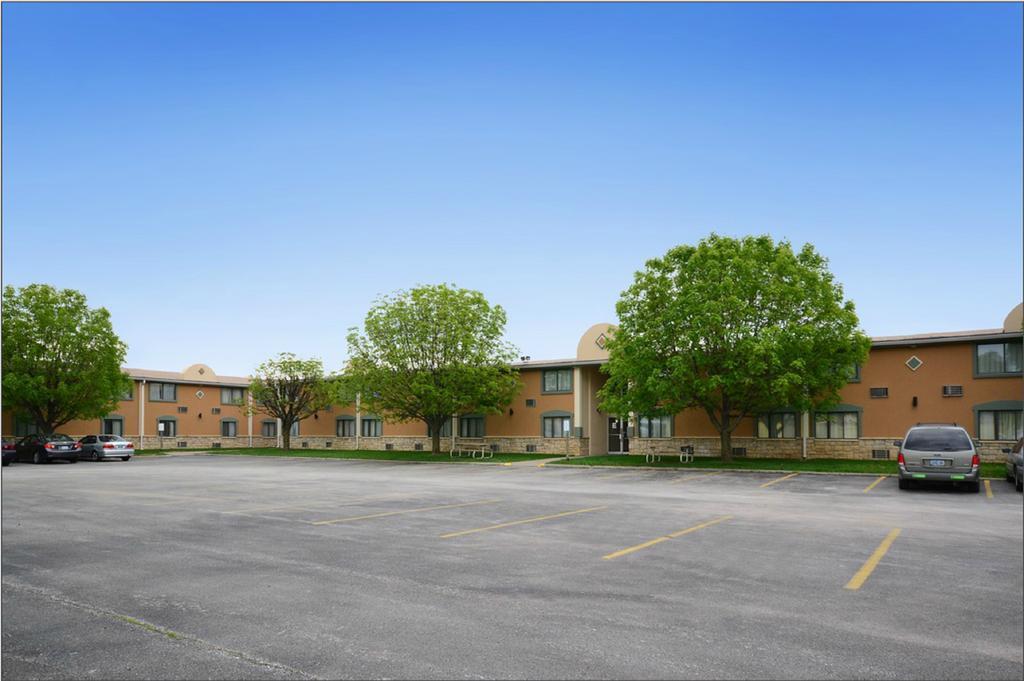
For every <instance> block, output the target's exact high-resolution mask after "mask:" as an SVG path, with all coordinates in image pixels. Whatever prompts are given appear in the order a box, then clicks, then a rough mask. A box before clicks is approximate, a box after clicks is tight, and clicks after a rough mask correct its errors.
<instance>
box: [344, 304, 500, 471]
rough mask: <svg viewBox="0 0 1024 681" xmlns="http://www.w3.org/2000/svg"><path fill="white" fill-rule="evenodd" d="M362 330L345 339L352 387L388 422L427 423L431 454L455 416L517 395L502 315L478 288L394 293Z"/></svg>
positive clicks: (494, 408) (496, 407)
mask: <svg viewBox="0 0 1024 681" xmlns="http://www.w3.org/2000/svg"><path fill="white" fill-rule="evenodd" d="M364 330H365V332H364V333H359V332H358V331H357V330H355V329H352V330H351V331H350V332H349V335H348V351H349V363H348V367H347V369H346V372H345V374H346V380H347V382H348V385H349V386H350V389H358V390H359V391H360V393H361V395H362V398H361V399H362V404H363V405H364V406H365V407H366V408H369V409H373V410H377V411H380V412H381V413H384V414H386V415H387V416H388V418H391V419H394V420H396V421H422V422H423V423H425V424H426V425H427V428H428V430H429V432H430V433H431V435H432V438H433V440H432V445H431V448H432V451H433V452H434V453H435V454H436V453H438V452H440V451H441V435H440V433H441V428H442V427H443V426H444V423H445V421H447V420H448V419H450V418H451V416H452V415H453V414H458V413H467V412H477V413H498V412H500V411H502V410H504V409H505V408H506V407H507V406H508V405H509V404H510V403H511V402H512V399H513V398H514V397H515V395H516V393H517V392H518V391H519V387H520V383H519V376H518V372H516V371H515V370H514V369H513V368H512V367H511V366H510V363H511V362H512V361H513V360H514V359H515V357H516V354H517V353H516V350H515V348H514V347H513V346H512V345H510V344H509V343H507V342H505V340H504V334H505V310H503V309H502V307H501V306H500V305H493V306H492V305H491V304H490V303H488V302H487V299H486V298H484V296H483V294H482V293H480V292H479V291H470V290H466V289H461V288H455V287H452V286H448V285H445V284H440V285H436V286H420V287H418V288H414V289H411V290H408V291H399V292H397V293H395V294H393V295H391V296H385V297H383V298H381V299H379V300H378V301H377V302H376V303H375V304H374V306H373V307H372V308H371V309H370V311H369V313H367V315H366V320H365V322H364Z"/></svg>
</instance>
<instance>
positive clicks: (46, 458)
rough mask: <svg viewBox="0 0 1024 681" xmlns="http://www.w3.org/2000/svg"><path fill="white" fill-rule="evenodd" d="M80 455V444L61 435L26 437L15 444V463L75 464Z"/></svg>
mask: <svg viewBox="0 0 1024 681" xmlns="http://www.w3.org/2000/svg"><path fill="white" fill-rule="evenodd" d="M81 453H82V444H81V443H80V442H77V441H75V440H72V439H71V438H70V437H68V436H67V435H63V434H61V433H50V434H49V435H28V436H26V437H23V438H22V439H21V440H20V441H19V442H18V444H17V454H16V458H15V460H16V461H31V462H32V463H50V462H51V461H61V460H63V461H68V462H70V463H77V461H78V456H79V454H81Z"/></svg>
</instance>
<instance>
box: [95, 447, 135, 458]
mask: <svg viewBox="0 0 1024 681" xmlns="http://www.w3.org/2000/svg"><path fill="white" fill-rule="evenodd" d="M99 454H100V458H101V459H123V458H124V457H126V456H132V455H133V454H135V452H134V450H131V449H122V450H117V449H104V450H103V451H102V452H100V453H99Z"/></svg>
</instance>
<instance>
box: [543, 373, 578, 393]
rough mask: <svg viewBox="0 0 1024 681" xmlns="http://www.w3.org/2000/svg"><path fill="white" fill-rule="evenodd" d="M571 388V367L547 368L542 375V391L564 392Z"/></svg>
mask: <svg viewBox="0 0 1024 681" xmlns="http://www.w3.org/2000/svg"><path fill="white" fill-rule="evenodd" d="M570 390H572V369H548V370H547V371H545V372H544V376H543V392H546V393H564V392H569V391H570Z"/></svg>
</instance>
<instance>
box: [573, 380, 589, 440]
mask: <svg viewBox="0 0 1024 681" xmlns="http://www.w3.org/2000/svg"><path fill="white" fill-rule="evenodd" d="M585 393H586V387H585V386H584V385H583V367H573V370H572V423H573V429H574V432H573V437H586V435H587V429H586V419H585V418H583V415H584V414H586V413H587V412H586V407H585V406H584V405H585V400H584V394H585Z"/></svg>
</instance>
